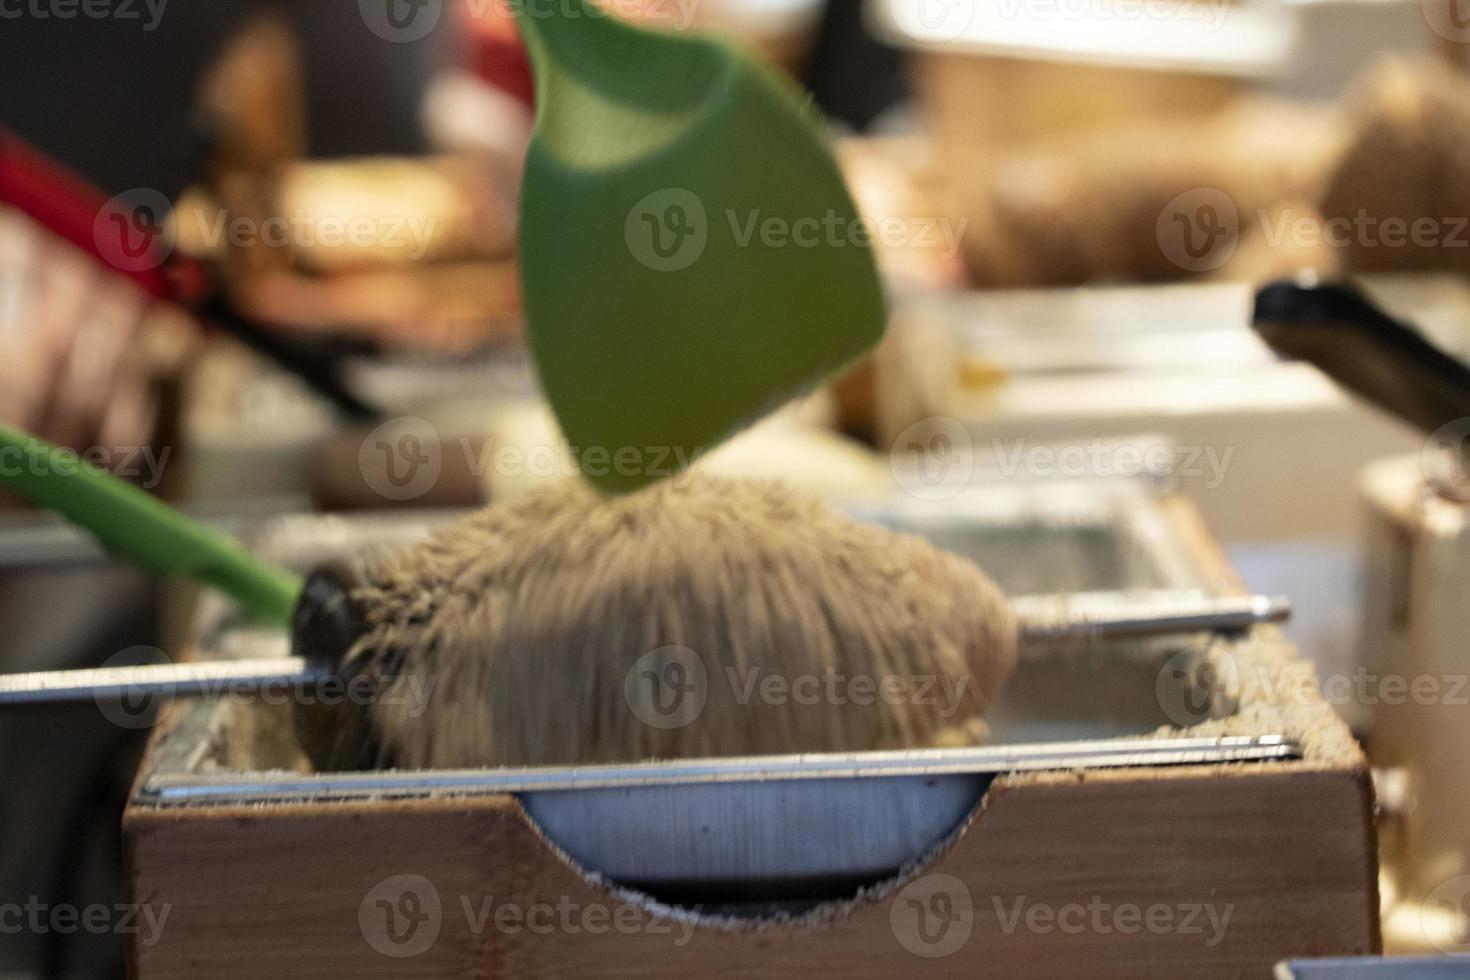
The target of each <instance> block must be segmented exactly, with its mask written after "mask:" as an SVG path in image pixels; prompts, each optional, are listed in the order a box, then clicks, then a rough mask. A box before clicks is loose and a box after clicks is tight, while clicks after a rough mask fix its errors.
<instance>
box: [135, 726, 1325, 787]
mask: <svg viewBox="0 0 1470 980" xmlns="http://www.w3.org/2000/svg"><path fill="white" fill-rule="evenodd" d="M1300 755H1301V747H1300V746H1299V745H1298V743H1297V742H1296V741H1295V740H1294V739H1290V738H1287V737H1286V736H1284V735H1253V736H1247V735H1239V736H1225V737H1218V738H1210V737H1186V738H1161V739H1096V740H1090V741H1077V742H1036V743H1028V744H1023V745H988V746H981V747H978V748H963V749H910V750H906V751H901V752H858V753H825V754H815V753H814V754H808V755H776V756H748V757H736V758H728V759H683V760H668V761H661V762H640V763H630V764H612V765H597V766H549V767H539V768H523V769H442V770H417V771H412V770H411V771H401V772H400V771H387V772H344V773H313V774H296V773H270V774H251V773H210V774H209V775H208V776H207V777H201V776H199V775H194V774H172V775H154V776H152V777H151V778H150V779H149V780H148V781H147V782H146V783H145V784H144V786H143V787H142V789H141V793H140V795H141V797H142V798H143V799H145V800H148V801H150V802H155V803H161V804H168V803H188V802H201V801H207V802H212V803H236V802H248V801H254V800H263V799H279V798H282V797H297V796H303V795H310V796H311V797H313V798H318V799H319V798H323V797H330V798H333V799H381V798H384V797H387V796H421V795H427V794H430V793H445V792H450V793H529V792H551V791H571V790H591V789H635V788H643V787H651V786H687V785H701V784H713V783H746V782H762V783H764V782H771V781H777V780H800V779H854V778H884V777H888V778H897V777H914V776H944V775H955V774H968V773H1005V772H1036V771H1040V770H1055V769H1087V768H1100V767H1120V766H1165V765H1201V764H1207V763H1220V762H1252V761H1269V760H1275V759H1294V758H1298V757H1299V756H1300Z"/></svg>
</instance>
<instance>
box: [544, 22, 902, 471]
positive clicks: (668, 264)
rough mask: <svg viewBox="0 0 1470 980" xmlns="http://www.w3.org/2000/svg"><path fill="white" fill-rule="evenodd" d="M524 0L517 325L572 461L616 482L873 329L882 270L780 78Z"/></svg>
mask: <svg viewBox="0 0 1470 980" xmlns="http://www.w3.org/2000/svg"><path fill="white" fill-rule="evenodd" d="M517 10H518V13H519V22H520V24H521V27H522V33H523V34H524V35H525V37H526V42H527V46H528V48H529V50H530V54H531V62H532V66H533V69H534V71H535V75H536V124H535V131H534V132H533V134H532V138H531V146H530V151H529V153H528V155H527V158H526V169H525V178H524V183H523V185H522V188H521V214H520V233H519V234H520V244H519V247H520V266H521V283H522V288H523V292H524V301H525V309H526V317H527V323H528V332H529V335H530V345H531V349H532V352H533V354H534V356H535V359H536V363H537V368H538V371H539V373H540V376H541V381H542V384H543V386H544V388H545V391H546V394H547V397H548V398H549V399H550V401H551V404H552V407H553V408H554V410H555V412H556V415H557V418H558V420H559V421H560V423H561V427H562V431H563V433H564V434H565V435H566V437H567V440H568V442H570V443H571V445H572V448H573V451H574V453H575V454H576V456H577V459H578V462H579V464H580V466H581V469H582V472H583V474H584V475H585V476H586V477H587V478H588V479H589V480H590V481H591V482H592V483H593V484H594V485H595V486H597V487H598V488H600V489H601V490H603V491H605V492H609V493H621V492H626V491H629V490H634V489H637V488H638V487H640V486H643V485H644V484H647V483H650V482H653V481H654V480H657V479H659V478H661V477H664V476H669V475H671V474H672V473H674V472H677V467H679V466H681V465H683V464H685V463H687V462H689V461H691V460H692V459H693V457H695V456H697V455H698V454H699V453H701V452H703V451H704V450H706V449H709V448H711V447H713V446H714V445H715V444H717V443H718V442H719V441H720V440H722V439H724V438H725V437H726V436H728V435H730V434H731V433H732V432H734V431H736V430H738V429H739V428H741V427H742V426H744V425H747V424H749V423H750V422H752V421H754V420H755V419H756V418H757V417H759V416H760V415H761V414H763V413H764V412H766V411H768V410H770V409H772V408H774V407H775V406H777V405H778V404H780V403H781V402H783V401H785V400H786V399H788V398H790V397H792V396H794V395H796V394H799V393H801V392H802V391H804V390H806V389H808V388H810V387H812V386H814V385H815V384H817V383H818V382H819V381H821V380H822V379H823V378H825V377H826V376H828V375H829V374H831V373H832V372H834V371H836V370H837V369H839V368H841V367H842V366H844V365H845V364H847V363H848V362H850V361H852V360H853V359H854V358H856V357H857V356H858V355H860V354H861V353H863V352H864V351H865V350H867V349H868V348H870V347H871V346H872V345H873V344H875V343H876V342H877V340H878V338H879V337H880V336H881V334H882V332H883V321H884V313H883V298H882V291H881V289H880V287H879V284H878V276H877V271H876V269H875V267H874V264H873V257H872V251H871V248H870V247H869V242H868V240H867V237H866V234H865V229H864V228H863V227H862V226H860V225H859V223H858V220H857V212H856V209H855V208H854V206H853V203H852V199H851V198H850V197H849V195H848V193H847V190H846V188H845V187H844V186H843V183H842V177H841V175H840V174H839V173H838V170H837V166H836V164H835V163H834V161H833V159H832V156H831V154H830V153H829V152H828V150H827V147H826V145H825V143H824V141H823V138H822V135H821V131H820V122H819V119H818V118H817V114H816V111H815V110H814V109H813V108H812V107H811V105H810V104H809V101H808V100H807V98H806V97H805V96H804V95H803V94H802V93H801V92H800V91H798V90H797V89H796V88H795V87H794V86H793V85H792V84H791V83H789V82H787V81H786V80H785V79H783V78H780V77H779V76H777V75H776V74H775V73H774V72H773V71H772V70H770V69H768V68H766V67H764V66H763V65H761V64H759V63H757V62H756V61H755V60H753V59H752V58H751V57H750V56H748V55H746V54H744V53H742V52H741V51H739V50H737V49H735V48H733V47H731V46H730V45H728V44H725V43H722V42H719V41H715V40H710V39H707V38H700V37H684V36H675V35H672V34H662V33H660V34H655V33H651V32H648V31H644V30H639V29H636V28H634V27H630V26H628V25H627V24H624V23H621V22H619V21H616V20H614V19H612V18H611V17H609V16H608V15H607V14H605V13H603V12H602V11H601V10H599V9H598V8H596V7H593V6H591V5H590V4H588V3H587V2H586V0H560V2H558V3H554V4H543V3H534V2H532V3H524V2H523V3H519V4H517Z"/></svg>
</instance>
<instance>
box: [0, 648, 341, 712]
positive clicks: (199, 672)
mask: <svg viewBox="0 0 1470 980" xmlns="http://www.w3.org/2000/svg"><path fill="white" fill-rule="evenodd" d="M330 675H331V671H330V670H327V669H326V668H325V667H322V666H316V667H313V666H311V665H309V664H308V663H307V662H306V661H305V660H303V659H302V658H300V657H275V658H269V659H259V660H207V661H199V662H193V663H178V664H142V665H139V666H136V667H97V668H93V669H89V670H39V671H34V672H31V673H26V674H0V704H24V703H28V702H43V701H88V700H92V699H94V698H112V697H121V696H124V695H126V696H128V697H142V696H145V695H155V694H156V695H201V696H205V697H208V696H210V695H215V696H218V695H221V694H226V693H231V694H233V693H241V692H249V691H256V690H260V689H261V688H265V687H275V686H285V685H293V684H309V683H314V682H316V681H318V680H322V679H325V678H326V677H329V676H330Z"/></svg>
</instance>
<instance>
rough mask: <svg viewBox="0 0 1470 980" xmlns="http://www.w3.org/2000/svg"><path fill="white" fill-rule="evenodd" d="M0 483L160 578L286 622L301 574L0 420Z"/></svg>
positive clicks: (268, 619) (264, 617)
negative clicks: (205, 588)
mask: <svg viewBox="0 0 1470 980" xmlns="http://www.w3.org/2000/svg"><path fill="white" fill-rule="evenodd" d="M0 485H4V486H7V487H9V488H11V489H12V490H15V491H16V492H17V493H19V494H20V495H21V496H23V497H25V498H26V499H27V500H29V501H31V502H32V503H34V504H36V505H37V506H40V507H45V508H46V509H48V510H52V511H55V512H56V513H58V514H60V515H61V516H62V517H65V518H66V519H67V520H69V521H71V522H72V523H73V524H76V525H77V526H78V527H82V528H85V529H86V530H88V531H90V532H92V534H94V535H95V536H96V537H97V539H98V540H100V541H101V542H102V544H103V546H104V547H106V548H107V550H108V551H110V552H112V553H113V554H115V555H118V556H120V557H123V558H128V559H131V560H132V561H134V562H136V563H138V564H139V565H142V566H143V567H144V568H147V569H149V570H150V571H152V572H155V573H157V574H160V575H175V576H179V577H182V578H189V579H193V580H195V581H199V582H204V583H206V584H209V585H213V586H214V587H215V588H217V589H219V590H220V591H221V592H224V593H225V594H226V595H229V596H231V597H232V598H234V599H235V600H237V601H238V602H239V603H240V604H241V605H242V606H243V607H244V608H245V609H246V610H247V611H248V612H250V613H251V614H252V615H253V616H255V617H256V618H257V619H260V620H263V621H265V622H270V623H283V624H284V623H288V622H290V621H291V614H292V611H293V609H295V606H296V600H297V597H298V596H299V595H300V593H301V579H300V578H298V577H297V576H296V574H295V573H293V572H291V571H288V570H287V569H284V568H278V567H277V566H275V565H272V564H270V563H268V562H264V561H261V560H260V559H258V558H256V557H255V556H253V555H251V554H250V553H249V552H247V551H246V550H245V549H244V548H242V547H241V546H240V544H239V542H237V541H235V540H234V539H233V538H230V537H228V536H226V535H223V534H220V533H219V532H218V531H215V530H213V529H212V528H209V527H206V526H205V525H203V524H201V523H199V522H198V521H195V520H193V519H191V518H189V517H185V516H184V515H183V514H180V513H179V512H178V511H176V510H174V509H173V508H172V507H169V506H168V505H167V504H165V503H163V502H161V501H159V500H157V499H156V498H154V497H152V496H149V495H148V494H147V493H144V492H143V491H142V490H139V489H138V488H137V487H135V486H133V485H132V484H130V483H127V482H125V481H123V480H119V479H118V478H117V477H115V476H112V475H111V474H109V473H106V472H104V471H102V470H100V469H98V468H97V467H95V466H93V465H92V464H90V463H88V462H86V461H84V460H82V459H81V458H80V457H79V456H77V454H76V453H74V452H72V451H71V450H69V449H60V448H58V447H56V446H53V445H51V444H50V443H48V442H45V441H43V440H41V439H38V438H36V437H35V436H31V435H27V434H26V433H24V432H19V431H17V430H15V429H11V428H8V427H6V426H3V425H0Z"/></svg>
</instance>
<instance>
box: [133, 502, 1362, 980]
mask: <svg viewBox="0 0 1470 980" xmlns="http://www.w3.org/2000/svg"><path fill="white" fill-rule="evenodd" d="M1155 516H1157V517H1158V518H1159V519H1160V520H1162V521H1163V522H1164V523H1165V525H1166V526H1167V527H1168V528H1170V529H1171V531H1170V534H1171V536H1172V540H1173V541H1174V543H1175V544H1176V545H1178V547H1179V548H1181V549H1182V550H1183V551H1184V552H1186V553H1187V554H1188V555H1189V556H1190V558H1191V560H1192V562H1193V568H1194V572H1195V574H1197V575H1198V576H1199V578H1200V581H1201V582H1202V583H1204V584H1205V585H1207V586H1208V587H1209V588H1211V589H1214V590H1216V591H1231V590H1237V589H1238V588H1239V585H1238V583H1237V582H1236V581H1235V580H1234V578H1233V576H1232V574H1231V572H1230V570H1229V569H1228V567H1226V566H1225V565H1224V563H1223V561H1222V560H1221V558H1220V557H1219V555H1218V553H1217V552H1216V550H1215V549H1214V547H1213V545H1212V544H1211V543H1210V542H1209V539H1208V538H1207V536H1206V535H1205V534H1204V533H1203V531H1202V530H1201V528H1200V525H1199V523H1198V520H1197V517H1196V516H1195V514H1194V512H1193V510H1192V508H1190V507H1189V506H1188V504H1187V503H1184V502H1183V501H1181V500H1178V499H1174V498H1169V499H1165V500H1161V501H1158V502H1157V507H1156V510H1155ZM1202 643H1203V641H1202V640H1200V638H1198V637H1195V638H1190V639H1188V640H1187V641H1186V640H1183V639H1181V640H1178V641H1176V642H1174V644H1173V646H1168V647H1165V648H1162V649H1155V650H1142V649H1110V650H1107V651H1096V650H1094V651H1077V650H1072V651H1066V652H1062V653H1060V654H1059V655H1058V656H1059V657H1060V658H1062V659H1048V656H1028V658H1027V659H1026V661H1025V662H1023V664H1022V666H1021V668H1020V669H1019V671H1018V675H1017V678H1016V681H1015V684H1014V685H1013V687H1012V689H1011V693H1010V694H1009V695H1008V698H1007V703H1008V704H1009V705H1010V707H1009V708H1007V707H1006V706H1005V705H1002V706H1001V709H1000V710H998V711H997V712H996V714H995V717H994V718H993V719H992V728H993V729H994V731H995V733H996V737H997V740H999V741H1004V740H1006V739H1007V738H1008V737H1011V736H1012V734H1013V733H1017V732H1025V731H1030V730H1031V729H1028V728H1027V727H1026V726H1027V724H1029V722H1028V721H1027V719H1026V718H1025V717H1023V716H1026V715H1036V714H1038V713H1039V714H1042V715H1045V714H1046V713H1047V712H1048V711H1053V712H1055V714H1056V717H1051V718H1048V719H1044V720H1045V723H1046V724H1047V725H1050V726H1052V728H1057V726H1058V725H1063V723H1064V722H1065V721H1066V717H1075V718H1076V719H1078V724H1079V725H1080V726H1081V728H1079V731H1085V733H1087V734H1099V733H1114V734H1115V735H1116V737H1117V738H1118V739H1119V740H1120V741H1125V742H1126V740H1127V739H1130V738H1143V739H1148V738H1157V737H1164V736H1169V735H1178V734H1179V732H1178V731H1175V730H1171V729H1170V725H1169V722H1170V719H1171V718H1180V715H1179V711H1180V707H1179V703H1175V702H1174V701H1173V700H1171V699H1177V698H1178V697H1180V696H1181V695H1198V694H1200V693H1204V694H1205V695H1207V696H1208V699H1209V704H1208V705H1207V706H1206V709H1205V710H1204V711H1203V712H1202V713H1201V714H1199V715H1198V716H1197V717H1190V718H1184V719H1182V720H1185V721H1198V723H1197V724H1195V725H1194V726H1193V727H1192V729H1191V732H1192V733H1196V734H1207V735H1240V734H1257V735H1264V734H1279V735H1284V736H1287V737H1290V738H1293V739H1296V740H1298V741H1299V744H1300V748H1301V756H1300V758H1295V759H1279V760H1274V761H1266V762H1250V763H1234V764H1211V765H1179V766H1173V767H1169V768H1141V767H1135V766H1123V767H1118V768H1109V769H1075V770H1068V771H1048V772H1032V773H1025V774H1005V775H1000V776H997V777H995V778H994V779H993V780H989V781H988V787H987V786H986V783H984V782H982V783H980V784H979V786H980V787H981V789H978V790H977V794H979V795H978V799H977V800H976V804H975V806H974V807H973V809H972V811H971V812H970V813H969V815H968V816H965V817H964V818H963V819H961V820H960V822H959V825H958V826H957V827H955V828H954V830H953V832H952V833H950V834H949V835H948V836H947V837H946V838H945V839H943V840H942V841H941V842H940V843H939V844H938V846H937V847H934V848H933V849H932V850H931V851H930V852H929V853H915V854H914V855H913V856H912V861H911V862H909V863H907V864H905V865H904V866H903V867H902V868H900V869H898V870H897V871H896V873H895V874H893V875H891V876H887V877H884V878H881V879H879V880H873V881H868V882H863V883H861V887H856V886H854V887H853V888H852V889H851V890H850V891H849V892H848V893H847V894H845V895H843V896H840V897H837V898H834V899H832V900H830V901H827V902H824V903H821V904H818V905H816V906H815V907H811V906H810V905H803V904H802V903H799V902H796V903H793V902H791V901H786V902H784V903H781V904H779V905H777V904H773V905H761V906H758V907H757V908H756V912H757V913H758V914H754V915H752V914H751V913H752V909H751V907H750V906H749V905H746V906H741V907H739V908H738V909H737V908H735V907H734V906H728V905H720V906H718V907H717V906H716V905H714V904H713V903H706V904H704V906H703V907H702V908H700V909H698V910H695V909H693V908H690V907H688V906H687V905H686V906H682V907H674V906H671V905H668V904H662V903H660V902H658V901H655V900H652V899H649V898H647V897H646V896H643V895H640V894H637V893H633V892H630V891H628V890H625V889H623V888H621V887H619V886H618V885H617V884H616V883H614V882H610V881H607V880H604V879H602V878H601V877H600V876H599V875H598V874H597V872H596V869H586V868H581V867H578V866H577V865H576V864H575V863H574V862H572V861H571V860H570V859H569V858H568V857H567V856H566V855H565V854H564V853H563V851H562V850H561V849H560V848H559V847H558V846H557V845H556V843H555V842H554V841H552V840H549V839H548V838H547V836H546V835H545V834H544V833H543V832H542V831H541V830H540V829H539V828H538V826H537V824H536V822H535V821H534V820H533V819H532V817H531V815H530V814H529V813H528V810H527V807H526V806H525V805H523V802H522V800H521V799H520V798H518V797H516V796H513V795H504V794H500V795H496V794H479V795H476V794H467V795H453V794H446V793H437V794H436V793H426V794H421V795H417V796H409V797H407V798H394V799H381V800H371V799H367V800H363V799H357V800H332V799H330V798H318V799H312V800H300V799H295V800H292V799H281V800H277V801H274V802H269V801H264V802H263V801H260V800H256V801H254V802H251V803H249V804H248V805H241V804H239V803H229V802H221V803H213V804H211V803H210V802H209V801H208V800H197V799H196V800H195V801H194V802H191V803H188V804H180V803H178V802H170V801H169V800H167V799H163V798H160V796H159V795H158V793H157V792H156V791H157V789H158V781H159V774H160V773H162V772H166V771H168V770H170V769H173V770H175V771H177V770H180V769H182V770H186V771H189V772H194V773H202V774H204V775H205V776H207V775H208V771H209V770H211V769H220V770H250V769H252V768H253V769H256V770H260V769H267V768H270V767H273V766H289V765H291V764H292V763H291V762H290V761H289V760H290V757H291V749H290V746H289V745H287V744H286V743H287V742H288V741H289V739H287V738H284V737H283V736H282V727H281V724H280V717H279V716H275V717H273V716H272V715H271V714H270V713H269V712H268V711H266V710H264V709H261V710H256V709H255V708H252V707H250V706H240V705H224V704H221V705H218V706H201V705H197V704H196V705H192V706H188V705H175V706H172V707H171V709H170V710H169V712H168V716H167V717H166V718H165V719H164V721H163V723H162V724H161V725H160V727H159V728H158V730H157V732H156V734H155V736H154V742H153V745H152V746H151V751H150V757H149V760H148V761H147V763H146V764H145V766H144V768H143V772H142V775H141V776H140V778H139V782H138V786H137V788H136V790H135V796H134V801H133V804H132V806H131V807H130V808H129V811H128V814H127V818H126V833H127V839H128V855H127V862H128V871H129V876H130V880H131V884H132V891H133V896H134V899H135V900H136V901H137V902H139V903H146V904H147V905H149V906H150V907H152V908H154V909H155V910H156V911H159V912H161V911H164V910H166V913H167V918H166V920H165V921H166V924H165V926H164V928H163V929H162V930H161V931H160V932H159V933H158V934H157V935H156V936H151V937H147V938H150V939H152V940H153V941H152V942H145V941H144V939H143V937H135V941H134V943H133V950H132V954H133V955H132V965H133V970H134V972H135V974H136V975H137V976H139V977H143V978H150V980H151V978H159V977H185V976H189V977H192V976H219V977H271V978H277V977H282V976H309V977H344V978H348V977H350V978H361V977H489V976H513V975H526V976H541V975H564V976H584V975H586V976H619V975H627V976H666V977H685V976H715V975H721V976H748V975H779V976H798V975H800V976H809V977H810V976H852V975H865V976H892V975H915V976H919V975H939V976H956V977H961V976H962V977H975V976H994V977H1005V978H1012V977H1054V976H1066V975H1080V976H1092V977H1127V978H1137V977H1146V976H1159V977H1163V976H1188V977H1237V976H1239V977H1244V976H1265V975H1267V974H1268V972H1269V970H1270V967H1271V965H1272V964H1273V963H1275V962H1276V961H1278V960H1281V959H1283V958H1287V957H1299V956H1320V955H1329V954H1335V955H1345V954H1362V953H1369V952H1374V951H1376V950H1377V948H1378V946H1379V937H1378V919H1377V907H1378V898H1377V887H1376V875H1377V863H1376V857H1375V841H1374V833H1373V824H1372V811H1373V797H1372V789H1371V785H1370V781H1369V778H1368V773H1367V770H1366V768H1365V765H1364V760H1363V757H1362V756H1361V754H1360V753H1359V751H1358V749H1357V747H1356V744H1355V743H1354V742H1353V740H1352V738H1351V736H1350V735H1349V734H1348V732H1347V730H1346V729H1345V728H1344V726H1343V725H1342V724H1341V723H1340V722H1339V721H1338V720H1337V718H1336V717H1335V716H1334V715H1333V713H1332V711H1331V709H1330V708H1329V707H1327V706H1326V705H1325V704H1324V703H1322V701H1321V699H1320V696H1319V695H1318V694H1317V693H1316V689H1315V685H1314V682H1313V680H1312V674H1311V669H1310V667H1308V666H1306V665H1304V664H1303V663H1302V662H1301V661H1300V660H1298V659H1297V658H1296V656H1295V654H1294V651H1293V650H1292V649H1291V648H1290V646H1289V645H1288V644H1287V643H1285V641H1284V640H1283V639H1282V638H1281V637H1280V635H1279V633H1278V632H1277V631H1276V630H1274V629H1272V628H1265V627H1263V628H1257V629H1256V630H1255V631H1254V632H1253V633H1252V634H1251V635H1249V636H1246V637H1242V638H1238V639H1235V640H1233V641H1223V640H1222V641H1216V642H1211V643H1207V644H1204V645H1203V646H1201V644H1202ZM1191 650H1193V653H1191V652H1190V651H1191ZM1201 650H1203V651H1204V652H1203V654H1201V653H1200V651H1201ZM1186 654H1188V658H1187V659H1182V658H1184V656H1185V655H1186ZM1186 663H1187V665H1188V666H1187V669H1184V670H1180V669H1179V668H1180V665H1183V664H1186ZM1206 665H1208V666H1206ZM1226 668H1228V669H1226ZM1181 677H1183V678H1184V680H1183V682H1182V683H1183V684H1184V687H1182V688H1180V687H1178V686H1177V682H1179V678H1181ZM1221 678H1223V679H1224V680H1223V681H1220V679H1221ZM1171 684H1174V685H1175V686H1174V687H1171V686H1170V685H1171ZM1181 703H1182V702H1181ZM1195 707H1196V708H1198V705H1196V706H1195ZM1068 712H1071V713H1072V714H1071V715H1068V714H1067V713H1068ZM1064 716H1065V717H1064ZM1063 727H1064V725H1063ZM1151 729H1157V730H1155V731H1151ZM1045 730H1051V729H1045ZM1057 730H1060V729H1059V728H1057ZM1134 744H1137V743H1134ZM267 775H268V774H267ZM860 817H861V814H853V815H852V819H860ZM836 829H838V828H835V827H834V831H835V830H836ZM711 897H713V896H711ZM704 898H705V896H701V895H694V896H685V897H684V899H683V900H684V901H686V902H702V901H703V900H704ZM724 898H728V896H724V897H723V898H722V899H721V901H723V900H724ZM787 898H788V899H791V898H800V896H787ZM734 911H738V912H739V913H741V914H739V915H733V914H731V913H732V912H734Z"/></svg>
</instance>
